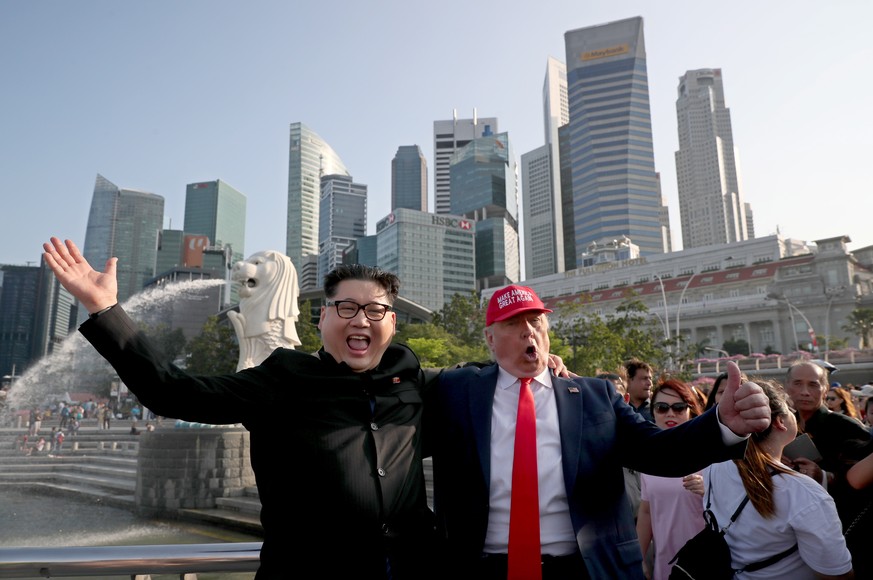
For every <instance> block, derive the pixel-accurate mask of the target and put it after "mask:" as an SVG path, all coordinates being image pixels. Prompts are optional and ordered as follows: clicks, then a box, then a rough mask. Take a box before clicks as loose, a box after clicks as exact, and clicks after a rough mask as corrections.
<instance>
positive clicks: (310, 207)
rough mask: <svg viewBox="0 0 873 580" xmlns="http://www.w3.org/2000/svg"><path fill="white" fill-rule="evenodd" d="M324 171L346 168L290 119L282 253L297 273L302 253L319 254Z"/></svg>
mask: <svg viewBox="0 0 873 580" xmlns="http://www.w3.org/2000/svg"><path fill="white" fill-rule="evenodd" d="M323 175H349V172H348V171H347V170H346V167H345V165H343V162H342V160H341V159H340V158H339V155H337V154H336V152H335V151H334V150H333V149H332V148H331V147H330V145H328V144H327V143H326V142H325V141H324V139H322V138H321V137H319V136H318V135H317V134H316V133H315V131H313V130H311V129H310V128H309V127H307V126H306V125H304V124H303V123H291V146H290V153H289V156H288V218H287V226H286V231H285V254H287V255H288V257H289V258H291V261H292V262H293V263H294V266H295V267H296V268H297V270H298V273H299V272H300V270H301V265H302V264H303V262H304V260H303V257H304V256H317V255H318V221H319V220H318V208H319V203H320V199H321V191H320V189H321V177H322V176H323ZM302 288H303V286H302V285H301V289H302Z"/></svg>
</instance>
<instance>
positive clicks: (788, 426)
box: [703, 380, 854, 580]
mask: <svg viewBox="0 0 873 580" xmlns="http://www.w3.org/2000/svg"><path fill="white" fill-rule="evenodd" d="M755 382H756V383H758V384H759V385H761V388H762V389H764V393H765V394H766V395H767V398H768V399H769V400H770V417H771V423H770V426H769V427H767V429H765V430H764V431H761V432H759V433H753V434H752V436H751V437H750V439H749V442H748V445H747V446H746V453H745V456H744V458H743V459H740V460H734V461H727V462H724V463H717V464H715V465H711V466H709V467H707V468H706V469H705V470H704V472H703V476H704V481H705V484H706V485H707V489H708V490H709V485H710V483H711V486H712V487H711V490H709V491H707V495H710V494H711V501H712V505H711V508H710V509H711V510H712V512H713V513H714V514H715V516H716V519H717V520H718V522H719V524H720V526H721V527H724V526H725V525H727V523H728V522H729V521H730V518H731V515H733V513H734V512H735V510H736V509H737V506H739V505H740V503H741V502H742V501H743V498H744V497H745V496H746V495H748V497H749V503H748V504H747V505H746V507H745V508H744V509H743V511H742V512H740V514H739V516H738V517H737V519H736V521H735V522H734V523H733V524H731V526H730V527H729V528H728V530H727V532H726V533H725V536H724V537H725V540H726V541H727V543H728V546H729V547H730V551H731V560H732V561H733V568H734V569H742V568H744V567H745V566H747V565H751V564H755V563H759V562H763V561H765V560H767V559H768V558H771V557H772V556H775V555H777V554H782V553H786V552H787V555H785V556H783V557H781V559H779V560H778V561H776V562H774V563H772V564H769V565H767V566H765V567H763V568H759V569H758V570H755V571H741V572H739V573H738V574H737V576H736V578H737V579H738V580H740V579H741V580H746V579H751V578H768V579H774V578H784V579H785V580H800V579H806V578H809V579H813V578H854V573H853V572H852V558H851V555H850V554H849V551H848V549H847V548H846V542H845V539H844V538H843V534H842V526H841V524H840V519H839V517H838V516H837V509H836V507H835V505H834V501H833V499H831V496H830V495H828V493H827V492H826V491H825V490H824V489H823V488H822V486H821V485H820V484H819V483H818V482H816V481H813V480H812V479H811V478H810V477H807V476H806V475H802V474H799V473H796V472H795V471H793V470H792V469H791V468H789V467H788V466H786V465H785V464H783V463H782V462H781V457H782V450H783V449H784V448H785V446H786V445H787V444H788V443H790V442H791V441H793V440H794V438H795V437H796V436H797V419H796V418H795V416H794V413H793V411H792V409H791V407H790V403H789V399H788V396H787V395H786V394H785V391H784V390H783V389H782V387H781V386H779V385H778V384H777V383H775V382H772V381H765V380H756V381H755ZM705 501H706V499H705V498H704V503H705ZM794 546H797V549H796V550H792V549H793V547H794Z"/></svg>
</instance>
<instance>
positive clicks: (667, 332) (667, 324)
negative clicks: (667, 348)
mask: <svg viewBox="0 0 873 580" xmlns="http://www.w3.org/2000/svg"><path fill="white" fill-rule="evenodd" d="M652 275H653V276H654V277H655V278H657V279H658V284H660V286H661V300H662V301H663V302H664V319H663V320H661V323H662V324H663V325H664V338H665V339H666V340H668V341H669V340H670V311H669V310H668V309H667V291H666V290H664V281H663V280H661V277H660V276H658V275H657V274H652ZM658 318H659V319H660V318H661V317H660V316H659V317H658Z"/></svg>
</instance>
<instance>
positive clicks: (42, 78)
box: [0, 0, 873, 268]
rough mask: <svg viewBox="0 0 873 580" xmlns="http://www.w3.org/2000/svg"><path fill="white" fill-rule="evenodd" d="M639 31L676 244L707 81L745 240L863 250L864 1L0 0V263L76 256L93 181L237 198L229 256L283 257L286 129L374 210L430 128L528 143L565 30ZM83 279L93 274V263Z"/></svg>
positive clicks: (870, 210)
mask: <svg viewBox="0 0 873 580" xmlns="http://www.w3.org/2000/svg"><path fill="white" fill-rule="evenodd" d="M632 16H642V17H643V19H644V34H645V41H646V51H647V58H648V74H649V90H650V95H651V107H652V118H653V134H654V142H655V166H656V169H657V170H658V171H659V172H660V173H661V180H662V188H663V191H664V194H665V196H666V198H667V201H668V204H669V207H670V219H671V225H672V228H673V236H674V244H675V247H677V248H680V247H681V225H680V222H679V206H678V197H677V193H676V169H675V163H674V152H675V151H676V148H677V147H678V145H677V143H678V138H677V133H676V88H677V84H678V79H679V77H680V76H681V75H683V74H684V73H685V72H686V71H688V70H692V69H697V68H721V69H722V73H723V77H724V85H725V98H726V102H727V106H728V107H729V108H730V109H731V114H732V118H733V129H734V141H735V143H736V145H737V146H738V148H739V152H740V163H741V171H742V184H743V194H744V196H745V201H747V202H749V203H751V205H752V208H753V210H754V214H755V229H756V233H757V235H759V236H763V235H769V234H772V233H775V232H776V231H777V229H778V230H779V231H781V232H782V234H783V235H785V236H789V237H793V238H799V239H803V240H815V239H820V238H826V237H832V236H838V235H843V234H845V235H848V236H850V238H851V239H852V243H851V244H850V245H849V248H850V249H858V248H861V247H865V246H869V245H873V226H871V225H870V223H871V214H873V196H871V179H870V177H869V170H865V169H863V168H864V167H870V165H871V157H873V146H871V143H873V111H871V109H873V75H871V71H873V48H871V47H873V44H871V43H870V40H869V38H870V23H871V22H873V2H871V1H870V0H856V1H839V0H833V1H830V2H822V1H820V0H816V1H808V0H791V1H782V0H754V1H748V0H734V1H733V2H725V1H724V0H720V1H718V2H714V1H710V0H691V1H667V0H662V1H657V2H656V1H653V0H645V1H636V2H634V1H629V0H628V1H624V0H613V1H611V2H603V1H596V2H595V1H590V0H575V1H564V0H537V1H529V2H521V1H517V0H516V1H510V2H507V1H506V0H502V1H494V0H472V1H471V0H464V1H460V0H442V1H438V0H429V1H427V2H415V1H412V0H403V1H400V0H389V1H379V0H373V1H365V0H333V1H331V0H318V1H307V0H275V1H265V0H249V1H246V2H242V1H235V2H231V1H227V0H184V1H178V0H172V1H170V0H151V1H149V2H119V1H117V0H110V1H89V0H78V1H75V2H71V1H69V0H54V1H51V0H49V1H46V0H41V1H38V2H37V1H31V0H3V1H2V2H0V194H2V202H3V203H2V207H3V217H4V219H3V220H2V226H0V264H3V263H6V264H25V263H34V264H36V263H38V260H39V256H40V253H41V244H42V242H43V241H45V240H47V239H48V237H49V236H51V235H58V236H60V237H69V238H72V239H73V240H75V241H77V242H78V243H79V244H80V245H81V244H82V243H83V242H84V236H85V226H86V223H87V219H88V209H89V206H90V203H91V195H92V192H93V188H94V181H95V178H96V175H97V174H98V173H100V174H102V175H103V176H105V177H106V178H107V179H109V180H110V181H112V182H113V183H115V184H116V185H118V186H120V187H125V188H130V189H138V190H143V191H149V192H153V193H157V194H159V195H162V196H164V198H165V199H166V205H165V215H166V219H165V226H166V225H169V223H168V222H167V219H169V220H172V227H174V228H177V229H181V228H182V225H183V220H184V203H185V186H186V184H188V183H194V182H197V181H207V180H214V179H221V180H223V181H225V182H227V183H229V184H230V185H232V186H233V187H235V188H237V189H238V190H240V191H241V192H243V193H244V194H245V195H246V196H247V198H248V217H247V223H246V247H245V253H246V254H247V255H249V254H252V253H254V252H256V251H260V250H267V249H275V250H280V251H284V250H285V212H286V205H287V203H286V192H287V183H288V162H287V159H288V147H289V142H288V126H289V124H290V123H292V122H296V121H301V122H303V123H305V124H306V125H308V126H309V127H310V128H311V129H313V130H314V131H315V132H316V133H318V134H319V135H321V137H323V138H324V139H325V140H326V141H327V142H328V143H330V144H331V146H332V147H333V148H334V149H335V150H336V151H337V152H338V153H339V155H340V156H341V157H342V159H343V161H344V162H345V164H346V167H347V168H348V169H349V171H350V172H351V174H352V176H353V178H354V180H355V181H356V182H358V183H364V184H367V185H368V187H369V208H368V209H369V212H368V223H369V229H368V233H373V231H374V225H375V223H376V221H377V220H379V219H381V218H382V217H384V216H385V215H386V214H387V213H388V211H389V209H390V207H389V204H390V192H391V159H392V158H393V157H394V154H395V153H396V151H397V147H398V146H400V145H411V144H417V145H419V146H420V147H421V148H422V150H423V152H424V154H425V157H426V158H427V162H428V172H429V176H428V181H429V183H428V188H429V194H430V196H431V205H432V203H433V200H432V196H433V191H432V190H433V152H432V149H433V121H434V120H441V119H450V118H451V116H452V111H453V109H457V111H458V116H459V117H461V118H469V117H471V116H472V115H473V110H474V108H475V109H476V110H478V114H479V116H480V117H497V118H498V121H499V129H500V131H506V132H508V133H509V137H510V140H511V141H512V143H513V146H514V149H515V152H516V155H517V156H519V157H520V156H521V154H522V153H524V152H526V151H529V150H531V149H534V148H536V147H538V146H540V145H542V143H543V141H544V137H543V118H542V85H543V77H544V74H545V67H546V60H547V58H548V57H549V56H554V57H557V58H559V59H560V60H562V61H564V60H565V59H566V56H565V52H564V33H565V32H566V31H568V30H573V29H576V28H582V27H586V26H592V25H597V24H603V23H606V22H609V21H612V20H619V19H623V18H628V17H632ZM95 267H100V268H102V264H101V265H96V264H95Z"/></svg>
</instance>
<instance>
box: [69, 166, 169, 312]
mask: <svg viewBox="0 0 873 580" xmlns="http://www.w3.org/2000/svg"><path fill="white" fill-rule="evenodd" d="M163 221H164V198H163V197H161V196H160V195H156V194H154V193H147V192H145V191H136V190H133V189H123V188H120V187H118V186H117V185H115V184H114V183H112V182H111V181H109V180H108V179H106V178H105V177H103V176H102V175H99V174H98V175H97V181H96V183H95V184H94V195H93V197H92V198H91V211H90V213H89V214H88V226H87V228H86V230H85V244H84V247H83V252H82V253H83V255H84V256H85V259H86V260H88V262H89V263H90V264H92V265H93V266H94V268H96V269H98V270H102V269H103V265H104V264H105V263H106V260H108V259H109V258H110V257H112V256H115V257H117V258H118V266H117V276H118V301H119V302H122V303H123V302H124V301H126V300H127V299H128V298H130V297H131V296H133V295H134V294H136V293H137V292H139V291H141V290H142V289H143V285H144V284H145V283H146V281H148V280H149V279H151V278H152V277H153V276H154V275H155V263H156V259H157V252H158V235H159V233H160V231H161V228H162V227H163ZM87 314H88V313H87V312H85V311H84V309H80V312H79V320H80V321H81V320H84V317H86V316H87Z"/></svg>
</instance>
